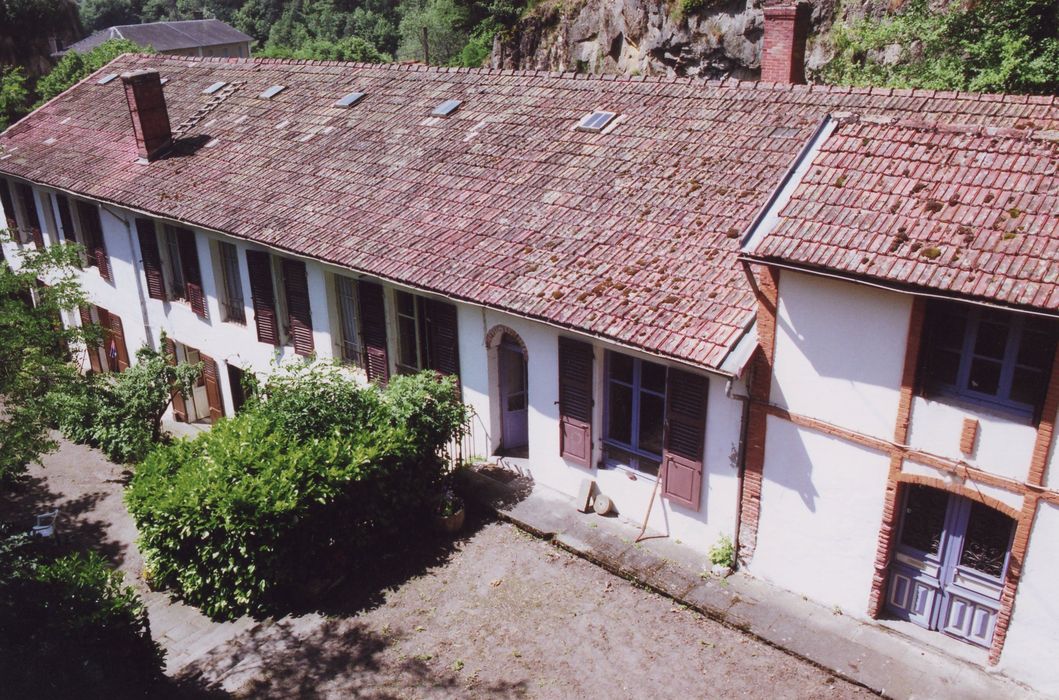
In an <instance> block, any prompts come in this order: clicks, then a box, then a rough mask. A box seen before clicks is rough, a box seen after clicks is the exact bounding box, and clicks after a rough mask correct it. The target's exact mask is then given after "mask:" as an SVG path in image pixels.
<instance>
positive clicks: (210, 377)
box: [199, 353, 224, 423]
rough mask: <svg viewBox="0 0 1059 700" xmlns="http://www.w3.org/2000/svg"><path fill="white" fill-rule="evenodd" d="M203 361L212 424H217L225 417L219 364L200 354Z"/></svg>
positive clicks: (203, 374)
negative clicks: (218, 376) (218, 370)
mask: <svg viewBox="0 0 1059 700" xmlns="http://www.w3.org/2000/svg"><path fill="white" fill-rule="evenodd" d="M199 358H200V359H201V360H202V379H203V381H204V383H205V384H206V402H207V403H208V404H209V407H210V422H211V423H216V422H217V421H218V420H220V419H221V418H223V417H224V401H223V399H221V385H220V382H219V381H218V379H217V362H216V361H215V360H214V359H213V358H212V357H210V356H208V355H203V354H201V353H199Z"/></svg>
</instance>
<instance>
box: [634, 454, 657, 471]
mask: <svg viewBox="0 0 1059 700" xmlns="http://www.w3.org/2000/svg"><path fill="white" fill-rule="evenodd" d="M659 466H660V463H659V462H657V461H655V460H653V459H647V458H646V457H637V458H636V469H637V470H639V471H641V472H644V473H645V474H650V475H651V476H658V468H659Z"/></svg>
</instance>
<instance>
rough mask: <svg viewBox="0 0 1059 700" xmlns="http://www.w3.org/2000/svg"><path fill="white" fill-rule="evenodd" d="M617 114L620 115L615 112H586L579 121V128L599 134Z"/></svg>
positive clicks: (579, 129)
mask: <svg viewBox="0 0 1059 700" xmlns="http://www.w3.org/2000/svg"><path fill="white" fill-rule="evenodd" d="M616 116H618V115H617V114H615V113H614V112H593V113H592V114H586V115H585V116H584V117H582V119H581V121H580V122H579V123H578V125H577V130H578V131H588V132H590V133H593V134H598V133H599V132H601V131H603V130H604V129H605V128H607V125H608V124H610V123H611V122H612V121H613V120H614V117H616Z"/></svg>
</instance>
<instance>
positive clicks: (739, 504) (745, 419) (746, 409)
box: [724, 365, 754, 568]
mask: <svg viewBox="0 0 1059 700" xmlns="http://www.w3.org/2000/svg"><path fill="white" fill-rule="evenodd" d="M753 371H754V369H753V366H752V365H751V366H750V368H749V370H748V373H749V372H753ZM750 381H751V380H750V378H749V377H748V378H747V385H749V382H750ZM734 384H735V377H732V378H730V379H729V380H728V382H727V383H726V384H725V387H724V395H725V397H726V398H729V399H734V400H736V401H739V402H740V403H741V404H743V411H742V413H743V415H742V423H741V424H740V426H739V444H738V448H737V449H738V450H739V457H738V460H737V466H738V468H739V473H738V475H737V476H736V492H735V532H733V533H732V548H733V550H734V551H735V565H736V568H738V567H739V530H740V529H741V528H742V526H743V477H744V475H745V474H746V438H747V431H748V424H749V422H750V397H749V396H740V395H739V394H736V393H735V392H733V391H732V388H733V385H734Z"/></svg>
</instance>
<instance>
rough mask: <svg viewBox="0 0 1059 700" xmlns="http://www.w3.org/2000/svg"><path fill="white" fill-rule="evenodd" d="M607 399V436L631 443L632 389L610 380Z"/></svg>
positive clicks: (627, 443)
mask: <svg viewBox="0 0 1059 700" xmlns="http://www.w3.org/2000/svg"><path fill="white" fill-rule="evenodd" d="M609 400H610V403H609V404H608V405H607V415H608V420H607V437H608V438H610V439H611V440H617V441H618V442H623V443H625V444H626V445H629V444H631V443H632V389H630V388H629V387H627V386H623V385H621V384H615V383H614V382H611V384H610V396H609Z"/></svg>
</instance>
